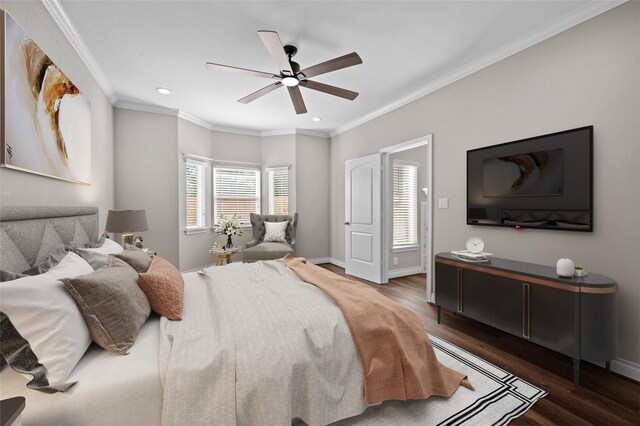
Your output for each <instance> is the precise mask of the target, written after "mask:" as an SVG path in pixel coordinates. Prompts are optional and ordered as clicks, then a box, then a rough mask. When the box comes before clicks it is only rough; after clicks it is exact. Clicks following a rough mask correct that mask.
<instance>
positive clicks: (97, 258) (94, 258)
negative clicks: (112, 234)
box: [78, 238, 124, 271]
mask: <svg viewBox="0 0 640 426" xmlns="http://www.w3.org/2000/svg"><path fill="white" fill-rule="evenodd" d="M123 251H124V249H123V248H122V246H121V245H120V244H118V243H116V242H115V241H113V240H110V239H108V238H105V240H104V243H102V245H101V246H100V247H96V248H78V253H79V254H80V256H82V258H83V259H84V260H86V261H87V262H89V265H91V266H92V267H93V269H94V271H97V270H98V269H100V268H102V267H103V266H105V265H106V264H107V258H108V257H109V255H110V254H117V253H122V252H123Z"/></svg>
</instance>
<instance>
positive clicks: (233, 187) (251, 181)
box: [213, 167, 260, 225]
mask: <svg viewBox="0 0 640 426" xmlns="http://www.w3.org/2000/svg"><path fill="white" fill-rule="evenodd" d="M234 213H235V214H237V215H238V216H240V223H241V224H242V225H250V224H251V221H250V220H249V213H260V170H259V169H247V168H232V167H214V169H213V214H214V224H217V223H218V218H219V217H220V215H224V216H228V215H232V214H234Z"/></svg>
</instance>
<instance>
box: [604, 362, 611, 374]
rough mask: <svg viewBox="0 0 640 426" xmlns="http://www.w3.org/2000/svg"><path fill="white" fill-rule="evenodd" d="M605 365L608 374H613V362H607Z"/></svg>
mask: <svg viewBox="0 0 640 426" xmlns="http://www.w3.org/2000/svg"><path fill="white" fill-rule="evenodd" d="M604 365H605V367H606V368H607V374H611V361H607V362H605V363H604Z"/></svg>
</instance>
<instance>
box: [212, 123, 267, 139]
mask: <svg viewBox="0 0 640 426" xmlns="http://www.w3.org/2000/svg"><path fill="white" fill-rule="evenodd" d="M209 128H210V129H211V130H213V131H216V132H224V133H233V134H236V135H247V136H255V137H258V138H259V137H260V132H259V131H257V130H251V129H241V128H239V127H227V126H219V125H217V124H210V125H209Z"/></svg>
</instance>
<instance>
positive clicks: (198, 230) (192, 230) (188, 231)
mask: <svg viewBox="0 0 640 426" xmlns="http://www.w3.org/2000/svg"><path fill="white" fill-rule="evenodd" d="M208 230H209V228H207V227H206V226H205V227H204V228H187V229H185V230H184V233H185V234H187V235H194V234H204V233H205V232H207V231H208Z"/></svg>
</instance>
